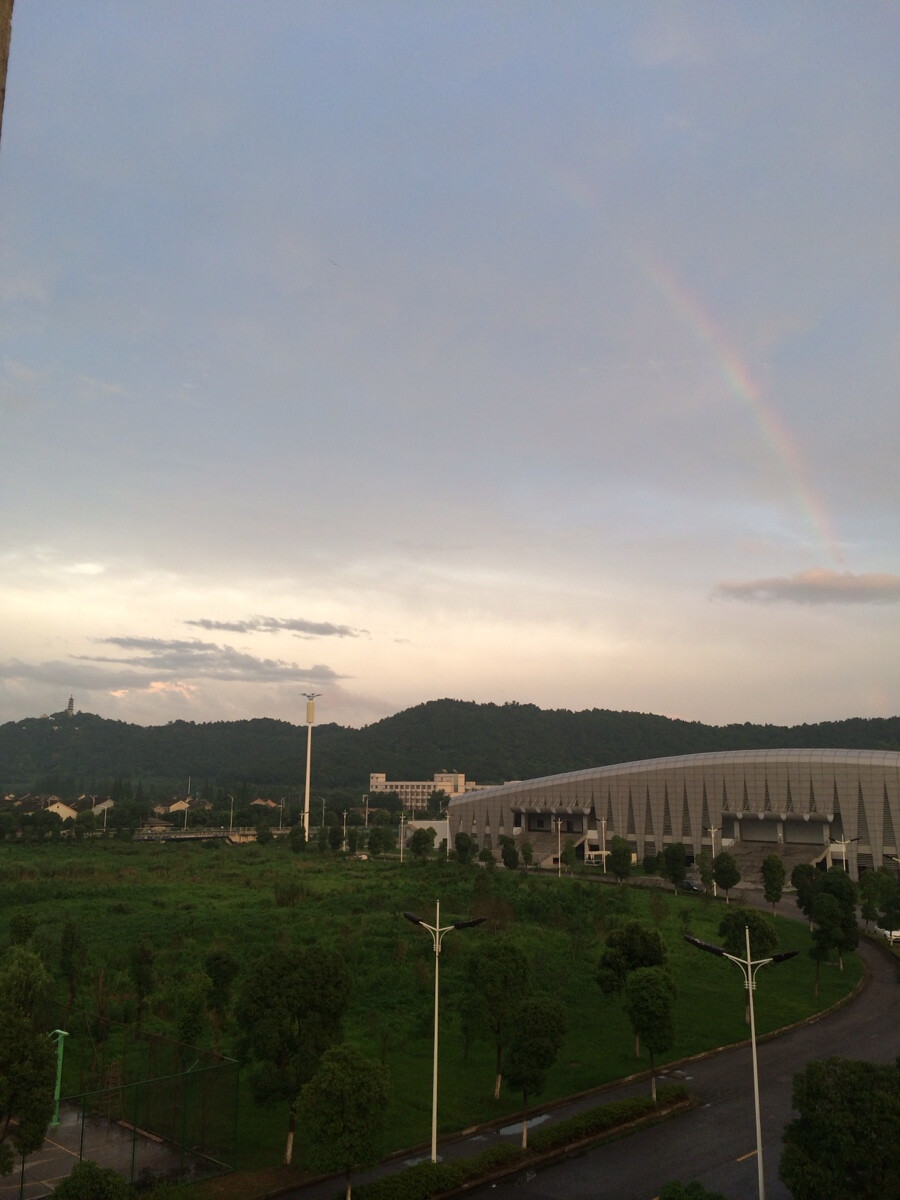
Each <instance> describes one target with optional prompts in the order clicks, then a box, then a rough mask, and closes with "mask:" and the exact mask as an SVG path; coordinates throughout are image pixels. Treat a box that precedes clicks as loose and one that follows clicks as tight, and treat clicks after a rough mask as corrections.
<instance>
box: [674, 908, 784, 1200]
mask: <svg viewBox="0 0 900 1200" xmlns="http://www.w3.org/2000/svg"><path fill="white" fill-rule="evenodd" d="M744 936H745V938H746V940H747V957H746V958H738V957H737V956H736V955H734V954H729V953H728V951H727V950H725V949H723V948H722V947H721V946H714V945H713V944H712V943H711V942H701V941H700V939H699V938H695V937H691V935H690V934H688V933H686V934H684V940H685V941H686V942H690V943H691V945H692V946H696V947H697V949H698V950H706V951H707V952H708V953H709V954H718V955H719V957H720V958H727V959H730V961H731V962H733V963H737V965H738V966H739V967H740V968H741V972H742V974H743V976H744V986H745V987H746V989H747V999H748V1005H749V1009H750V1049H751V1054H752V1057H753V1106H754V1111H755V1114H756V1170H757V1177H758V1180H759V1200H766V1182H765V1178H764V1176H763V1148H762V1124H761V1121H760V1116H759V1068H758V1066H757V1062H756V1017H755V1016H754V1013H753V993H754V991H755V990H756V973H757V971H758V970H759V968H760V967H764V966H765V965H766V964H767V963H780V962H785V961H786V960H787V959H789V958H794V957H795V956H796V955H797V954H799V953H800V951H799V950H786V951H784V952H783V953H782V954H772V955H770V956H769V957H768V958H757V959H755V960H754V959H752V958H751V957H750V926H749V925H745V926H744Z"/></svg>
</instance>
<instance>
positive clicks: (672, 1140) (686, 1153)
mask: <svg viewBox="0 0 900 1200" xmlns="http://www.w3.org/2000/svg"><path fill="white" fill-rule="evenodd" d="M746 899H747V900H748V902H751V903H752V902H753V901H754V899H756V898H755V897H752V896H750V895H748V896H747V897H746ZM783 903H784V909H783V911H784V915H786V916H792V917H796V914H797V909H796V905H795V904H794V903H793V901H788V902H783ZM860 954H861V955H862V957H863V960H864V961H865V963H866V965H867V967H868V969H869V972H870V981H869V983H868V985H867V986H866V987H865V988H864V989H863V990H862V991H861V992H860V993H859V994H858V996H857V997H856V998H855V999H854V1000H853V1001H851V1002H850V1003H849V1004H847V1005H845V1006H844V1007H843V1008H841V1009H838V1010H837V1011H836V1012H833V1013H831V1014H828V1015H826V1016H824V1017H822V1018H821V1019H820V1020H818V1021H815V1022H813V1023H811V1024H809V1025H805V1026H802V1027H800V1028H799V1029H795V1030H792V1031H790V1032H787V1033H784V1034H781V1035H779V1036H777V1037H774V1038H772V1039H770V1040H768V1041H765V1042H762V1043H760V1045H759V1047H758V1055H759V1074H760V1097H761V1103H760V1108H761V1112H762V1138H763V1151H764V1166H765V1180H766V1196H767V1200H790V1193H789V1192H788V1190H787V1188H786V1187H785V1186H784V1184H782V1183H781V1181H780V1180H779V1179H778V1159H779V1156H780V1153H781V1135H782V1131H783V1129H784V1126H785V1124H786V1123H787V1122H788V1121H789V1120H790V1119H791V1117H792V1116H793V1112H792V1109H791V1087H792V1082H793V1076H794V1073H795V1072H796V1071H798V1070H800V1069H801V1068H802V1067H803V1066H804V1065H805V1064H806V1063H807V1062H809V1061H811V1060H812V1059H816V1058H825V1057H827V1056H828V1055H830V1054H836V1055H839V1056H840V1057H842V1058H859V1059H867V1060H869V1061H871V1062H890V1061H893V1059H894V1058H895V1057H896V1056H897V1055H898V1054H900V1020H898V1013H900V975H898V969H897V966H896V963H895V962H894V961H893V960H892V959H890V958H889V957H888V956H887V955H885V954H882V953H881V952H880V951H879V950H878V949H877V948H875V947H873V946H871V945H869V944H868V943H866V942H863V943H862V944H861V945H860ZM673 1075H674V1077H676V1078H684V1079H686V1081H687V1082H688V1085H689V1087H690V1089H691V1091H692V1093H693V1094H694V1095H695V1096H696V1097H697V1098H698V1100H699V1101H700V1107H698V1108H696V1109H694V1110H692V1111H691V1112H689V1113H685V1114H684V1115H682V1116H679V1117H675V1118H672V1119H671V1120H669V1121H666V1122H664V1123H663V1124H661V1125H658V1126H654V1127H653V1128H651V1129H647V1130H644V1131H642V1132H640V1133H638V1134H635V1135H634V1136H633V1137H626V1138H623V1139H622V1140H621V1141H618V1142H613V1143H611V1144H609V1145H606V1146H600V1147H598V1148H597V1149H595V1150H591V1151H588V1152H587V1153H585V1154H583V1155H580V1156H578V1157H574V1158H571V1159H568V1160H566V1161H564V1162H561V1163H558V1164H556V1165H555V1166H551V1167H547V1168H544V1169H543V1170H541V1171H539V1172H537V1173H534V1172H527V1173H519V1174H518V1175H515V1176H513V1177H512V1178H511V1179H509V1180H507V1181H505V1182H502V1183H498V1184H493V1185H487V1186H485V1187H482V1188H477V1189H473V1190H472V1191H471V1192H469V1193H467V1195H469V1196H471V1197H472V1200H488V1198H489V1197H490V1198H491V1200H504V1198H506V1200H652V1198H653V1197H655V1196H656V1195H657V1194H658V1192H659V1190H660V1188H661V1187H662V1185H663V1184H664V1183H665V1182H666V1181H667V1180H669V1179H681V1180H682V1181H685V1182H687V1181H690V1180H693V1179H699V1180H700V1182H701V1183H702V1184H703V1185H704V1186H705V1187H707V1188H709V1189H710V1190H713V1191H720V1192H722V1193H723V1194H724V1195H725V1196H727V1197H728V1200H756V1196H757V1167H756V1131H755V1126H754V1112H753V1084H752V1078H753V1077H752V1066H751V1058H750V1048H749V1046H743V1047H739V1048H736V1049H732V1050H724V1051H722V1052H721V1053H718V1054H714V1055H711V1056H710V1057H709V1058H706V1059H703V1060H701V1061H699V1062H696V1063H693V1064H690V1065H688V1066H687V1067H685V1068H684V1074H683V1075H682V1074H681V1073H680V1072H674V1073H673ZM646 1090H647V1084H646V1080H640V1081H638V1082H634V1083H631V1084H625V1085H622V1086H620V1087H616V1088H613V1089H609V1090H606V1091H605V1092H604V1094H603V1096H602V1097H597V1096H593V1097H591V1098H589V1099H587V1100H585V1101H584V1102H583V1103H582V1104H581V1107H593V1106H594V1105H596V1104H598V1103H604V1102H606V1101H609V1100H613V1099H619V1098H620V1097H623V1096H626V1095H645V1094H646ZM571 1111H574V1106H566V1108H565V1109H564V1110H562V1112H561V1115H568V1114H569V1112H571ZM536 1123H537V1122H535V1121H534V1120H532V1122H531V1124H532V1125H534V1124H536ZM498 1140H501V1141H508V1140H509V1141H515V1142H516V1143H518V1141H519V1140H521V1126H520V1125H519V1126H516V1125H510V1126H507V1127H506V1128H504V1129H500V1130H496V1131H493V1132H490V1133H487V1134H482V1135H478V1136H476V1137H474V1138H465V1139H462V1138H456V1139H448V1140H446V1141H442V1142H441V1143H440V1146H439V1153H440V1155H441V1157H442V1158H453V1157H459V1156H461V1155H465V1154H472V1153H474V1152H476V1151H477V1150H480V1149H484V1148H485V1147H486V1146H489V1145H491V1144H494V1143H495V1142H496V1141H498ZM408 1161H413V1160H408ZM399 1165H404V1164H403V1162H402V1161H401V1162H395V1163H394V1164H393V1165H392V1167H391V1166H388V1165H387V1164H382V1166H381V1167H379V1168H376V1169H375V1170H374V1171H372V1172H368V1173H366V1174H364V1175H361V1176H360V1178H359V1182H362V1181H363V1179H369V1178H373V1177H374V1176H375V1175H381V1174H385V1173H386V1171H387V1170H391V1169H394V1170H396V1169H397V1166H399ZM335 1194H336V1182H335V1180H333V1179H332V1180H327V1181H322V1182H320V1183H319V1184H314V1185H311V1186H308V1187H304V1188H298V1189H296V1190H295V1191H292V1192H291V1193H289V1195H287V1196H285V1198H284V1200H333V1197H334V1196H335Z"/></svg>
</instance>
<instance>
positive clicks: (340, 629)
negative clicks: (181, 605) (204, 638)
mask: <svg viewBox="0 0 900 1200" xmlns="http://www.w3.org/2000/svg"><path fill="white" fill-rule="evenodd" d="M185 625H193V626H195V627H196V628H197V629H208V630H215V629H220V630H222V631H224V632H226V633H279V632H280V631H281V630H282V629H287V630H289V631H290V632H291V633H296V634H297V635H298V637H341V638H343V637H360V636H361V635H362V634H364V633H366V632H368V631H367V630H365V629H353V628H351V627H350V626H349V625H333V624H332V623H331V622H330V621H306V620H304V619H303V618H302V617H248V618H247V619H246V620H244V621H213V620H211V619H210V618H209V617H201V618H199V619H198V620H196V621H185Z"/></svg>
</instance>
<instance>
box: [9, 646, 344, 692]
mask: <svg viewBox="0 0 900 1200" xmlns="http://www.w3.org/2000/svg"><path fill="white" fill-rule="evenodd" d="M100 644H101V645H105V646H115V647H117V648H118V649H120V650H123V651H125V652H126V653H125V654H124V655H123V656H122V657H112V656H107V655H102V654H97V655H87V654H79V655H73V656H72V657H71V658H69V659H57V660H51V661H47V662H41V663H27V662H22V661H20V660H18V659H9V660H7V661H6V662H4V663H0V679H10V680H12V679H17V680H23V679H29V680H34V681H37V682H40V683H50V684H54V685H56V684H58V685H60V686H61V687H65V688H76V687H77V688H82V689H84V690H86V691H112V690H118V689H126V688H127V689H129V690H131V691H139V690H141V689H145V688H150V687H152V686H153V685H154V684H159V683H162V682H167V681H173V680H177V681H179V682H183V681H190V680H197V679H215V680H219V681H224V682H228V683H331V682H334V681H335V680H338V679H342V678H345V677H344V676H341V675H338V674H337V673H336V672H335V671H333V670H332V669H331V667H329V666H326V665H325V664H323V663H315V664H313V665H312V666H308V667H305V666H300V665H298V664H297V663H292V662H285V661H283V660H282V659H273V658H256V657H254V656H253V655H252V654H242V653H240V652H239V651H237V650H235V649H233V647H231V646H219V645H217V644H216V643H215V642H201V641H199V640H196V641H177V640H173V641H167V640H164V639H162V638H136V637H132V638H128V637H118V638H103V639H100ZM128 651H131V652H132V653H130V654H129V653H127V652H128Z"/></svg>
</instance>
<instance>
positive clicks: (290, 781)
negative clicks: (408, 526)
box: [0, 700, 900, 794]
mask: <svg viewBox="0 0 900 1200" xmlns="http://www.w3.org/2000/svg"><path fill="white" fill-rule="evenodd" d="M808 746H821V747H842V748H846V749H872V750H877V749H883V750H900V717H887V718H871V719H862V718H850V719H849V720H845V721H831V722H823V723H821V724H816V725H799V726H792V727H786V726H778V725H751V724H743V725H724V726H717V725H702V724H700V723H699V722H697V721H676V720H671V719H670V718H668V717H660V716H654V715H653V714H650V713H630V712H611V711H609V710H606V709H590V710H586V711H583V712H570V711H568V710H567V709H553V710H545V709H540V708H538V707H537V706H536V705H533V704H476V703H474V702H472V701H463V700H432V701H429V702H428V703H426V704H419V705H417V706H416V707H415V708H410V709H406V710H405V711H404V712H400V713H397V714H396V715H395V716H392V717H386V718H385V719H384V720H383V721H378V722H376V723H375V724H373V725H368V726H366V727H365V728H363V729H349V728H344V727H342V726H340V725H335V724H326V725H317V726H316V730H315V734H314V754H313V763H314V774H315V788H316V789H317V790H319V791H329V790H334V789H347V790H348V791H351V792H359V793H362V792H364V791H365V790H366V787H367V785H368V778H369V772H370V771H384V772H386V774H387V776H388V778H389V779H390V778H395V779H430V778H431V776H432V775H433V774H434V772H435V771H441V770H457V771H463V772H465V774H466V775H467V776H468V777H469V778H470V779H473V780H475V781H476V782H478V783H501V782H503V781H505V780H508V779H527V778H531V777H533V776H536V775H548V774H555V773H557V772H561V771H574V770H579V769H581V768H585V767H592V766H603V765H606V764H609V763H617V762H628V761H631V760H634V759H642V758H658V757H662V756H665V755H671V754H694V753H699V752H704V751H711V750H743V749H770V748H772V749H774V748H783V747H808ZM305 764H306V726H305V725H291V724H289V723H288V722H287V721H275V720H270V719H259V720H252V721H217V722H209V723H205V724H199V725H197V724H194V723H193V722H191V721H172V722H170V723H169V724H167V725H161V726H153V727H149V728H148V727H144V726H140V725H129V724H127V723H125V722H123V721H109V720H105V719H104V718H102V717H98V716H95V715H93V714H91V713H76V714H75V715H74V716H72V717H69V716H67V715H66V714H65V713H56V714H54V715H53V716H51V717H40V718H28V719H26V720H23V721H14V722H9V723H7V724H5V725H0V788H2V790H3V791H13V790H17V791H21V790H26V789H30V790H43V791H56V792H59V793H61V794H63V793H67V792H72V791H76V790H77V791H105V790H107V789H108V788H109V787H110V785H111V781H112V780H114V779H124V780H131V781H132V782H133V783H137V782H138V781H141V782H142V783H143V785H144V786H145V787H148V786H159V787H172V788H178V787H180V788H181V790H182V791H183V790H185V789H186V786H187V780H188V778H189V777H191V778H192V779H193V780H194V782H195V784H198V783H199V782H200V781H203V782H206V783H209V784H212V785H215V786H219V787H228V786H230V787H234V786H237V785H238V784H240V783H247V784H251V785H253V786H256V787H259V788H279V787H280V788H290V789H298V788H301V787H302V785H303V778H304V772H305Z"/></svg>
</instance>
